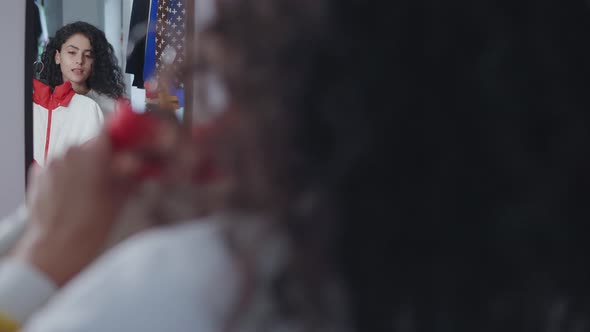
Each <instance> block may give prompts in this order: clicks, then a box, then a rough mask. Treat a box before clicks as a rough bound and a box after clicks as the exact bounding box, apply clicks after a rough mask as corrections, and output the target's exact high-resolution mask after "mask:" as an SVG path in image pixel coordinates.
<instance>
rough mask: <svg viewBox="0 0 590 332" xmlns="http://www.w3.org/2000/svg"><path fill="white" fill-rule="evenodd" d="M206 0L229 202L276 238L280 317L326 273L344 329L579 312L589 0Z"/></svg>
mask: <svg viewBox="0 0 590 332" xmlns="http://www.w3.org/2000/svg"><path fill="white" fill-rule="evenodd" d="M217 9H218V12H217V19H216V20H215V21H214V22H213V24H212V25H210V26H208V27H207V29H206V30H204V31H203V32H202V33H200V37H201V40H200V41H201V44H200V45H199V48H200V52H201V54H200V56H201V57H202V60H204V61H205V62H207V63H208V65H210V66H211V67H212V68H213V69H212V70H213V71H214V72H216V73H217V74H219V75H220V78H221V81H222V83H223V84H224V85H225V88H226V89H227V92H228V95H229V96H230V100H231V105H232V106H235V109H236V112H235V113H236V115H237V117H238V118H239V119H241V120H242V124H243V126H240V127H239V130H235V132H234V135H235V136H234V138H235V139H234V140H232V141H231V142H230V144H232V145H231V148H232V151H238V153H241V157H242V159H241V160H240V161H241V162H240V163H236V166H235V169H234V171H235V172H234V173H235V174H238V176H239V179H240V180H241V182H240V183H241V184H242V187H240V188H239V189H240V190H241V191H238V192H237V193H236V194H235V196H234V201H233V202H234V203H235V204H236V206H240V207H251V208H255V209H262V210H264V211H270V212H272V213H274V214H275V215H276V216H277V218H276V219H277V220H278V221H277V223H278V226H279V227H281V228H282V229H283V230H284V232H285V233H286V234H287V235H288V236H289V238H290V240H291V241H292V244H293V247H292V249H293V251H292V256H290V261H289V265H288V267H287V268H285V278H282V279H281V280H282V281H283V282H284V283H287V284H291V285H296V286H297V287H298V288H293V289H295V290H296V291H293V289H291V292H288V291H287V292H282V291H280V287H277V301H278V302H279V303H280V304H282V306H281V307H284V308H288V310H286V311H285V314H286V315H289V314H293V315H299V317H300V318H301V317H302V319H304V320H308V322H310V325H314V324H316V323H317V322H318V320H321V317H322V311H316V312H313V310H308V309H307V308H314V310H316V309H318V310H321V309H322V308H323V309H326V308H325V307H323V306H322V305H323V304H324V303H325V302H324V300H325V299H324V298H322V294H323V293H322V292H320V291H318V289H319V288H321V287H322V286H321V285H323V281H324V277H327V276H328V277H329V278H328V279H331V280H333V278H334V276H337V277H336V279H340V280H341V281H342V282H343V284H344V285H345V288H346V290H347V292H348V294H347V295H348V297H349V302H350V313H351V318H352V322H353V324H354V326H355V328H356V330H358V331H377V330H392V331H515V332H516V331H519V332H522V331H581V330H586V329H589V328H590V314H588V312H589V311H588V310H589V309H590V307H589V306H590V292H589V291H588V287H586V285H587V283H588V280H590V273H589V272H590V271H589V269H588V262H587V259H586V257H585V256H586V254H587V252H588V249H589V246H588V244H587V243H589V242H588V241H587V240H586V236H585V232H584V231H585V229H586V227H585V224H586V223H587V222H589V221H590V209H589V208H588V207H589V206H590V204H588V202H587V199H588V197H589V195H588V193H589V190H588V188H590V178H589V175H590V172H589V171H588V170H589V169H590V149H589V148H588V147H587V144H588V142H590V130H589V129H588V128H590V113H588V110H589V109H590V101H589V98H590V93H589V92H590V86H589V82H590V51H589V47H588V46H587V32H588V31H590V9H589V7H588V4H587V2H586V1H584V0H575V1H574V0H572V1H566V2H563V1H557V0H541V1H536V2H534V3H529V2H526V3H525V2H524V1H514V0H500V1H466V0H465V1H463V0H455V1H446V2H441V1H428V0H423V1H416V0H412V1H373V2H370V1H352V0H350V1H349V0H338V1H336V0H313V1H302V0H297V1H293V0H238V1H221V2H219V7H218V8H217ZM310 305H311V306H310ZM313 305H317V307H315V306H313ZM328 309H329V308H328ZM328 309H326V312H329V310H328ZM318 317H319V318H318Z"/></svg>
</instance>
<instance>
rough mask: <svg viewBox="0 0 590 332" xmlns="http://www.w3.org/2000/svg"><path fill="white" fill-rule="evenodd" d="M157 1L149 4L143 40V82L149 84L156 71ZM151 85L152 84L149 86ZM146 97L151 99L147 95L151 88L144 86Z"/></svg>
mask: <svg viewBox="0 0 590 332" xmlns="http://www.w3.org/2000/svg"><path fill="white" fill-rule="evenodd" d="M159 7H162V6H158V0H152V1H151V4H150V18H149V24H148V31H147V37H146V40H145V59H144V65H143V80H144V82H150V80H154V79H155V77H153V76H154V72H155V70H156V23H157V20H158V8H159ZM151 85H153V83H152V84H151ZM144 87H145V88H146V97H147V98H152V96H150V95H149V93H150V90H151V88H150V87H148V86H145V84H144Z"/></svg>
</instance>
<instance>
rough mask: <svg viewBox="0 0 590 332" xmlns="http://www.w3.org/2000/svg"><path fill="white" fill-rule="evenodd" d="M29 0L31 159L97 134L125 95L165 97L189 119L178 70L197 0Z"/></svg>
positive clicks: (141, 104) (140, 102)
mask: <svg viewBox="0 0 590 332" xmlns="http://www.w3.org/2000/svg"><path fill="white" fill-rule="evenodd" d="M30 2H31V4H32V5H31V7H32V8H33V13H32V14H31V15H29V16H28V18H27V20H28V21H30V22H27V26H31V27H33V30H34V31H33V33H32V34H31V35H32V37H30V38H32V39H33V40H32V44H34V45H35V46H34V47H33V53H34V54H33V58H34V59H35V61H34V63H31V67H32V70H31V72H32V76H33V77H32V78H33V87H32V90H33V92H32V95H33V98H32V101H33V111H32V114H33V116H32V118H30V119H27V120H26V121H28V122H32V125H31V124H30V123H29V124H28V126H30V127H32V130H31V131H32V136H33V138H32V140H31V139H29V142H30V143H29V145H32V147H30V146H28V147H27V149H31V150H32V158H29V159H32V160H29V161H30V162H31V163H34V164H37V165H40V166H44V165H45V163H46V162H47V161H48V160H50V159H51V158H52V157H53V156H57V155H60V154H61V153H63V152H64V151H65V150H66V149H67V148H68V147H69V146H72V145H79V144H83V143H84V142H86V141H88V140H89V139H91V138H92V137H94V136H95V135H96V134H97V133H98V132H99V130H100V128H101V127H102V125H103V123H104V121H106V120H107V119H108V117H109V116H110V115H112V114H113V112H114V111H115V109H116V103H117V100H118V99H120V98H121V97H123V98H124V99H126V100H129V101H130V102H131V105H132V106H133V109H134V110H136V111H139V112H144V111H146V110H147V111H149V110H150V106H154V105H155V106H162V105H164V104H165V105H166V108H168V109H170V110H171V111H172V112H174V114H175V116H176V117H177V118H178V119H179V121H185V122H186V121H190V112H188V110H185V107H184V100H185V99H186V98H185V84H184V82H182V79H181V78H180V77H177V76H178V74H176V73H177V72H179V68H180V67H181V66H182V65H183V64H184V63H185V62H186V61H187V59H185V57H184V54H185V45H186V40H187V36H185V29H184V27H185V25H186V24H192V21H191V18H190V17H189V16H188V15H186V14H187V13H188V12H192V11H191V10H190V9H191V8H192V6H193V2H192V1H187V0H151V1H150V0H135V1H133V0H30ZM187 19H188V20H189V21H191V22H186V20H187ZM79 21H81V22H83V23H80V22H79ZM102 32H104V35H102ZM31 35H29V36H31ZM103 36H104V37H103ZM189 37H190V36H189ZM107 43H108V44H107ZM28 44H31V43H28ZM109 44H110V47H112V49H111V48H110V47H109V46H108V45H109ZM162 77H165V78H168V80H163V79H162ZM189 88H190V86H189ZM187 90H189V89H187ZM188 100H191V99H190V98H189V99H188ZM187 114H188V115H187ZM31 141H32V142H31Z"/></svg>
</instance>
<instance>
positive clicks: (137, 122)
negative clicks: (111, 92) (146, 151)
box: [107, 99, 162, 178]
mask: <svg viewBox="0 0 590 332" xmlns="http://www.w3.org/2000/svg"><path fill="white" fill-rule="evenodd" d="M116 109H117V112H115V113H114V114H113V115H112V116H111V117H110V118H109V122H108V124H107V128H108V132H109V136H110V138H111V143H112V144H113V148H114V149H115V150H127V149H140V148H142V147H149V145H150V142H151V141H152V140H153V139H154V138H156V137H157V130H158V123H157V120H156V119H155V118H154V117H152V116H150V115H149V114H146V113H136V112H134V111H133V110H132V109H131V104H130V102H129V101H128V100H125V99H119V101H118V103H117V107H116ZM161 171H162V169H161V167H160V165H158V164H157V163H146V164H145V165H143V166H142V169H141V171H140V174H139V176H140V177H141V178H154V177H158V176H159V175H160V174H161Z"/></svg>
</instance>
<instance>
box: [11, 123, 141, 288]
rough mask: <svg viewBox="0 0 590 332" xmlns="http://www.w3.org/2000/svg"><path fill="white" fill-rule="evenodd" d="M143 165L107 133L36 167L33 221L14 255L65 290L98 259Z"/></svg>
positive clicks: (30, 201)
mask: <svg viewBox="0 0 590 332" xmlns="http://www.w3.org/2000/svg"><path fill="white" fill-rule="evenodd" d="M138 168H139V161H138V160H137V159H136V158H135V157H134V156H133V155H132V154H130V153H114V152H113V151H112V149H111V144H110V141H109V138H108V136H107V135H106V134H104V133H103V134H102V135H101V136H99V137H98V138H97V139H95V140H93V141H91V142H89V143H87V144H86V145H84V146H81V147H75V148H71V149H70V150H68V152H67V153H66V154H65V155H64V156H63V157H61V158H56V159H54V160H52V161H51V162H50V163H49V164H48V165H47V167H46V168H45V169H31V181H30V184H31V185H30V188H29V193H28V205H29V209H30V214H31V223H30V225H29V227H28V229H27V231H26V232H25V235H24V236H23V238H22V239H21V240H20V242H19V243H18V244H17V246H16V248H15V250H14V251H13V255H14V256H16V257H18V258H21V259H24V260H26V261H28V262H30V263H31V264H33V265H34V266H35V267H37V268H38V269H40V270H41V271H43V272H44V273H45V274H46V275H47V276H48V277H49V278H51V279H52V280H53V281H54V282H55V283H56V284H57V285H59V286H62V285H64V284H65V283H66V282H68V281H69V280H70V279H72V278H73V277H74V276H75V275H76V274H78V273H79V272H80V271H81V270H82V269H84V268H85V267H86V266H87V265H88V264H90V263H91V262H92V261H93V260H94V259H95V258H96V257H98V256H99V255H100V254H101V253H102V251H103V249H104V246H105V244H106V241H107V240H108V237H109V235H110V232H111V230H112V228H113V225H114V221H115V219H116V217H117V215H118V213H119V211H120V209H121V207H122V205H123V204H124V203H125V201H126V200H127V197H128V194H129V193H130V191H131V189H132V187H133V186H134V183H135V181H136V180H135V179H136V177H135V176H134V175H135V174H136V173H137V170H138Z"/></svg>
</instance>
